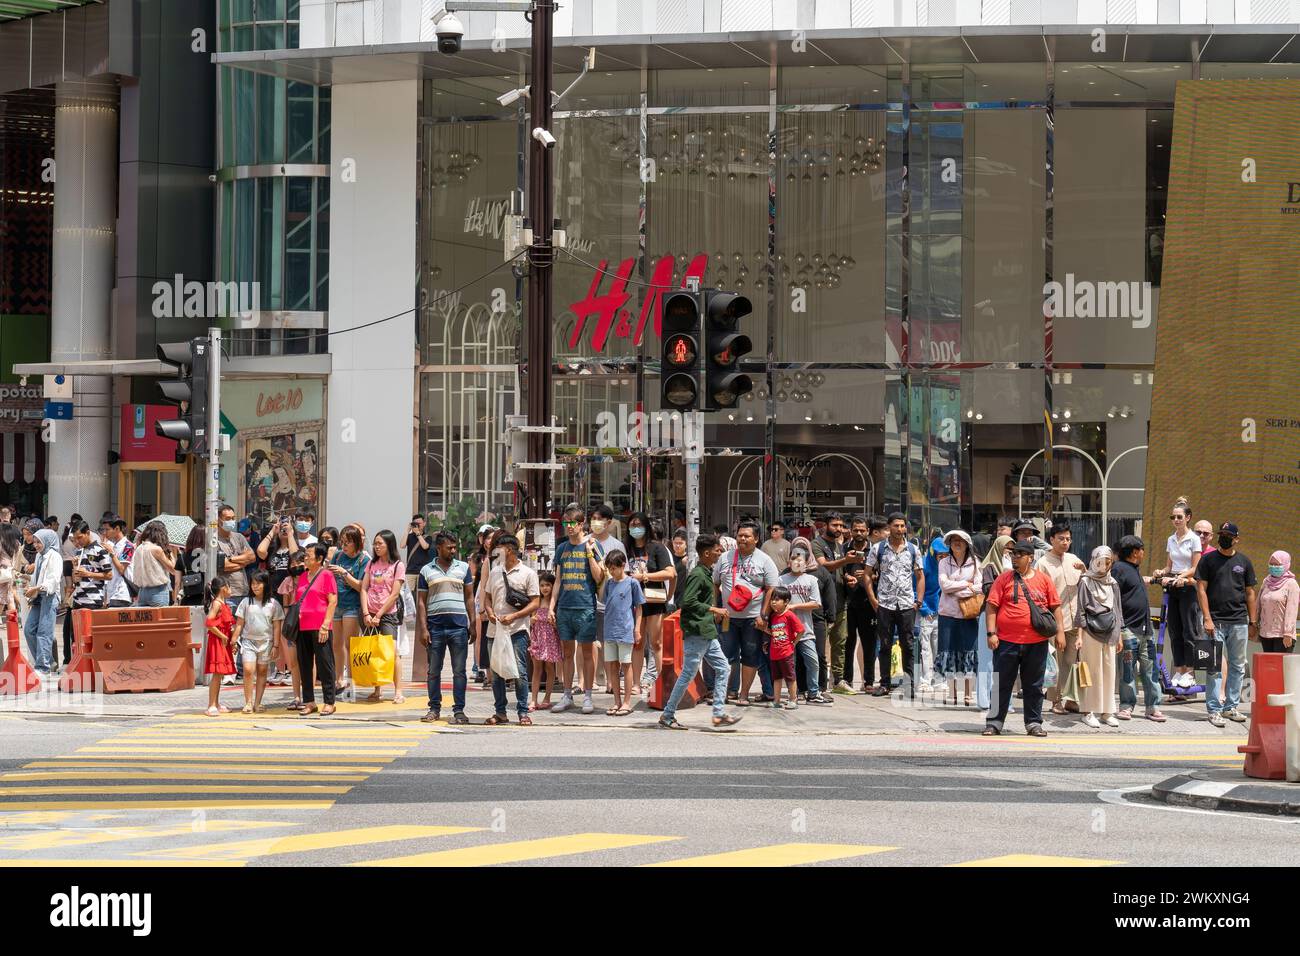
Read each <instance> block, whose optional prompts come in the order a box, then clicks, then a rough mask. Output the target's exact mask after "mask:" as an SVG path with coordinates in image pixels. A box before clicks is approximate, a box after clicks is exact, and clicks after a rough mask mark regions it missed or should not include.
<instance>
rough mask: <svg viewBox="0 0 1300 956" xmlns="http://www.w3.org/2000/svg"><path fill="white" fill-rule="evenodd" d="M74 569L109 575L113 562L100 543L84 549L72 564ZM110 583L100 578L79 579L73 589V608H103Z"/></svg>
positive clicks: (78, 553)
mask: <svg viewBox="0 0 1300 956" xmlns="http://www.w3.org/2000/svg"><path fill="white" fill-rule="evenodd" d="M72 566H73V568H74V569H75V568H81V569H82V570H85V571H92V572H94V573H95V574H108V573H109V572H110V571H112V570H113V562H112V560H110V558H109V557H108V552H107V551H105V550H104V549H103V547H101V546H100V545H99V544H98V543H93V544H91V545H90V546H89V547H86V548H82V549H81V550H80V551H78V552H77V556H76V558H75V559H74V560H73V562H72ZM107 586H108V581H107V580H100V579H98V578H79V579H78V580H77V583H76V586H75V587H74V588H73V589H72V605H73V607H90V608H95V607H103V606H104V594H105V592H106V591H107V590H108V587H107Z"/></svg>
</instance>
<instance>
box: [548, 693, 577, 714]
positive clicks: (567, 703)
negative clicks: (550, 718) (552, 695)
mask: <svg viewBox="0 0 1300 956" xmlns="http://www.w3.org/2000/svg"><path fill="white" fill-rule="evenodd" d="M572 706H573V695H572V694H564V695H563V696H562V697H561V698H560V702H559V703H558V704H556V705H555V706H554V707H552V708H551V713H553V714H561V713H563V712H564V711H566V710H568V709H569V708H570V707H572Z"/></svg>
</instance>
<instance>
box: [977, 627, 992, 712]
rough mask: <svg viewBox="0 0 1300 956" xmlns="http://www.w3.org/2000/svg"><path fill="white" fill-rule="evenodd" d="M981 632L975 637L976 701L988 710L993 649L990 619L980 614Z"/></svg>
mask: <svg viewBox="0 0 1300 956" xmlns="http://www.w3.org/2000/svg"><path fill="white" fill-rule="evenodd" d="M979 622H980V626H979V634H978V635H977V636H976V638H975V703H976V705H977V706H978V707H979V709H980V710H985V711H986V710H988V709H989V705H990V704H991V703H992V696H993V651H991V650H989V630H988V621H987V620H986V619H985V617H984V615H983V613H981V614H980V616H979Z"/></svg>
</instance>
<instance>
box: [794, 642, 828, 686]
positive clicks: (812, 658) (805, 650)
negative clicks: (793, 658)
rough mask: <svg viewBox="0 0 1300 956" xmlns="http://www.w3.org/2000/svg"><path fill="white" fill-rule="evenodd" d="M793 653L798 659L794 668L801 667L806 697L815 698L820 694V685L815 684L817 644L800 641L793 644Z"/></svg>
mask: <svg viewBox="0 0 1300 956" xmlns="http://www.w3.org/2000/svg"><path fill="white" fill-rule="evenodd" d="M794 652H795V654H797V655H798V657H799V661H798V663H797V664H796V665H795V666H796V667H798V666H802V667H803V673H804V684H805V686H806V687H807V688H808V696H809V697H816V696H817V695H818V694H820V693H821V685H819V684H818V683H817V642H816V641H815V640H813V641H800V642H799V643H797V644H795V646H794ZM832 673H834V671H832Z"/></svg>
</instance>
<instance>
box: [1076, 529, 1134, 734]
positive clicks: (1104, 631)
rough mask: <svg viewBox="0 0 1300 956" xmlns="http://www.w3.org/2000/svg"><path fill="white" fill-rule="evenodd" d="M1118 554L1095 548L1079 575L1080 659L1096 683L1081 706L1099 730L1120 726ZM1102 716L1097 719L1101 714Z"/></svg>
mask: <svg viewBox="0 0 1300 956" xmlns="http://www.w3.org/2000/svg"><path fill="white" fill-rule="evenodd" d="M1114 563H1115V555H1114V553H1112V552H1111V550H1110V548H1108V547H1106V546H1105V545H1102V546H1101V547H1099V548H1094V549H1093V552H1092V559H1091V560H1090V561H1089V563H1088V570H1087V571H1085V572H1084V573H1083V576H1082V577H1080V578H1079V601H1078V604H1077V606H1076V612H1075V613H1076V616H1075V620H1074V626H1075V627H1077V628H1078V629H1079V636H1078V637H1077V638H1076V639H1075V640H1076V642H1077V643H1076V645H1075V646H1076V647H1077V648H1078V650H1079V660H1080V661H1082V662H1084V663H1085V664H1087V665H1088V670H1089V671H1090V672H1091V673H1092V686H1091V687H1085V688H1083V693H1082V697H1083V699H1082V700H1081V701H1079V705H1080V706H1079V709H1080V710H1081V711H1083V712H1084V716H1083V722H1084V723H1085V724H1087V725H1088V726H1089V727H1091V728H1092V729H1093V730H1097V729H1099V728H1100V727H1101V725H1102V724H1105V725H1106V726H1107V727H1118V726H1119V720H1118V719H1117V718H1116V717H1115V713H1114V704H1115V689H1116V687H1117V684H1116V682H1115V663H1116V661H1115V658H1116V654H1117V653H1118V652H1119V651H1120V650H1121V648H1122V645H1121V643H1120V639H1119V638H1120V631H1121V629H1122V628H1123V626H1124V614H1123V609H1122V608H1121V606H1120V596H1119V582H1118V581H1116V580H1115V579H1114V578H1113V577H1112V576H1111V573H1110V569H1111V566H1112V565H1113V564H1114ZM1098 714H1100V715H1101V719H1100V720H1098V719H1097V715H1098Z"/></svg>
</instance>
